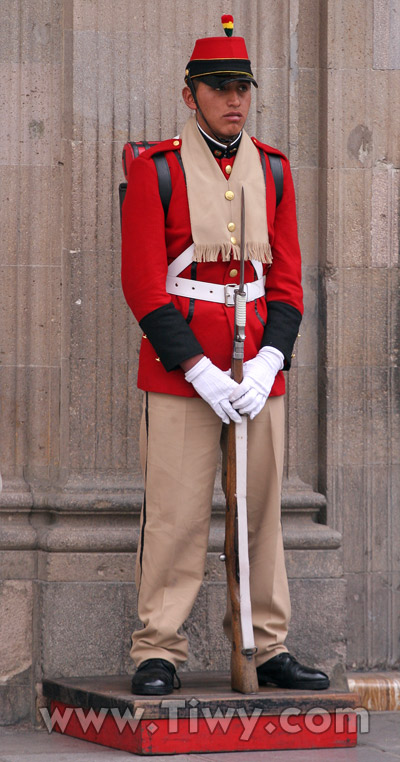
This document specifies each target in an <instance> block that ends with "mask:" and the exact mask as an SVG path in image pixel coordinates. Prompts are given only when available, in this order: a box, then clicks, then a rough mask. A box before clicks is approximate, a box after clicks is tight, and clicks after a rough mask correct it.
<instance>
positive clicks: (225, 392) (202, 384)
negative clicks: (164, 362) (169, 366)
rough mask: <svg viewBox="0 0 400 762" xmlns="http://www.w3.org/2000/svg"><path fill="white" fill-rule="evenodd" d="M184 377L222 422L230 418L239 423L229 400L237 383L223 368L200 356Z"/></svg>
mask: <svg viewBox="0 0 400 762" xmlns="http://www.w3.org/2000/svg"><path fill="white" fill-rule="evenodd" d="M185 379H186V381H188V382H189V383H190V384H193V386H194V388H195V389H196V392H197V393H198V394H200V397H202V398H203V400H205V401H206V402H208V404H209V405H210V407H212V409H213V410H214V412H215V413H216V414H217V415H218V416H219V417H220V418H221V419H222V420H223V422H224V423H229V419H230V418H231V420H232V421H236V423H241V421H242V419H241V417H240V415H239V413H237V412H236V410H234V409H233V407H232V405H231V403H230V402H229V395H230V394H232V391H233V390H234V389H236V387H238V386H239V384H237V383H236V381H233V379H232V378H230V377H229V376H228V375H226V373H224V371H223V370H220V369H219V368H217V366H216V365H213V363H212V362H211V360H210V359H209V358H208V357H202V358H201V360H199V362H198V363H196V365H193V368H190V370H188V371H187V372H186V373H185Z"/></svg>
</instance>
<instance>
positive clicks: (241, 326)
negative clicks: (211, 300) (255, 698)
mask: <svg viewBox="0 0 400 762" xmlns="http://www.w3.org/2000/svg"><path fill="white" fill-rule="evenodd" d="M244 254H245V203H244V190H243V188H242V197H241V238H240V285H239V288H238V289H235V337H234V342H233V354H232V378H233V379H234V381H237V383H239V384H240V382H241V381H242V380H243V356H244V340H245V325H246V291H245V288H244ZM242 427H243V430H241V429H242ZM243 438H244V442H243V441H242V442H241V444H242V446H241V449H242V450H243V452H242V464H241V466H240V469H238V468H237V442H238V443H239V442H240V440H243ZM243 454H244V457H243ZM246 455H247V419H246V417H244V419H243V422H242V423H241V424H236V423H235V422H234V421H231V422H230V423H229V425H228V432H227V442H226V474H225V494H226V518H225V553H224V556H223V560H225V565H226V575H227V583H228V592H229V598H230V603H231V611H232V654H231V687H232V689H233V690H235V691H239V692H240V693H256V692H257V691H258V680H257V672H256V665H255V660H254V654H255V652H256V650H257V649H256V648H255V646H254V635H253V627H252V623H251V605H250V587H249V569H248V566H249V561H248V548H247V520H246V504H245V498H246V470H247V467H246V465H247V461H246ZM243 460H244V463H243ZM239 470H240V471H241V473H242V478H241V480H240V481H241V483H240V484H239V482H238V473H237V472H238V471H239ZM239 493H240V496H239ZM239 500H242V501H243V502H244V505H241V506H240V507H241V508H242V510H241V511H240V510H239V512H238V502H239ZM243 509H244V515H243ZM243 521H244V527H242V526H241V524H242V523H243ZM240 528H241V529H242V533H241V536H240V544H243V543H244V553H243V552H241V554H240V556H239V552H238V551H239V530H240ZM243 556H244V558H243ZM246 556H247V557H246ZM239 565H240V570H241V571H242V572H244V574H243V577H244V579H242V585H243V587H244V590H243V589H241V586H240V575H239ZM243 603H244V605H245V606H246V609H247V610H246V612H245V615H244V614H243V611H242V610H241V604H242V606H243ZM246 630H247V631H246Z"/></svg>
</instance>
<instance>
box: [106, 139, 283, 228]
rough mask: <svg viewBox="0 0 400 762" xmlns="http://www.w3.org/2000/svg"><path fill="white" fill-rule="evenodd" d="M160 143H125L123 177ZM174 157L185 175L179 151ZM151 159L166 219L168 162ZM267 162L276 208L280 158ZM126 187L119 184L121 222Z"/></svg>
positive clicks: (271, 156)
mask: <svg viewBox="0 0 400 762" xmlns="http://www.w3.org/2000/svg"><path fill="white" fill-rule="evenodd" d="M161 142H162V141H160V140H154V141H152V142H147V140H138V141H134V142H130V143H125V145H124V148H123V151H122V169H123V170H124V175H125V177H126V179H128V172H129V167H130V165H131V163H132V161H134V159H137V157H138V156H140V154H141V153H143V152H144V151H147V149H148V148H152V147H153V146H157V145H159V143H161ZM259 153H260V157H261V165H262V168H263V172H264V179H265V180H266V175H267V168H266V165H265V154H264V152H263V151H261V150H260V149H259ZM176 157H177V159H178V161H179V164H180V166H181V169H182V172H183V174H185V170H184V169H183V164H182V159H181V155H180V153H179V151H176ZM152 158H153V161H154V163H155V165H156V169H157V177H158V188H159V191H160V198H161V203H162V205H163V209H164V214H165V218H167V214H168V208H169V202H170V200H171V195H172V183H171V174H170V171H169V166H168V162H167V160H166V158H165V155H164V154H163V153H159V154H155V155H154V156H153V157H152ZM268 160H269V164H270V167H271V172H272V176H273V178H274V184H275V193H276V206H277V207H278V205H279V204H280V202H281V199H282V194H283V166H282V160H281V158H280V156H277V155H276V154H275V153H268ZM127 187H128V183H127V182H126V183H120V186H119V204H120V214H121V221H122V204H123V203H124V198H125V194H126V189H127Z"/></svg>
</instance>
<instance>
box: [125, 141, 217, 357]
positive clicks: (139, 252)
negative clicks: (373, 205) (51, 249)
mask: <svg viewBox="0 0 400 762" xmlns="http://www.w3.org/2000/svg"><path fill="white" fill-rule="evenodd" d="M170 169H171V167H170ZM178 170H179V171H181V170H180V169H179V168H178ZM167 270H168V259H167V248H166V242H165V217H164V210H163V207H162V203H161V199H160V193H159V188H158V179H157V170H156V167H155V164H154V162H153V161H152V159H151V157H150V158H149V157H146V158H145V157H141V156H139V157H138V158H137V159H135V160H134V161H133V162H132V165H131V168H130V171H129V180H128V188H127V192H126V196H125V200H124V203H123V207H122V271H121V280H122V289H123V292H124V296H125V299H126V301H127V303H128V305H129V307H130V308H131V310H132V312H133V314H134V315H135V317H136V319H137V320H138V322H139V325H140V326H141V328H142V330H143V331H144V333H146V335H147V338H148V339H149V341H150V342H151V344H152V345H153V347H154V349H155V351H156V352H157V354H158V356H159V357H160V360H161V362H162V363H163V365H164V367H165V368H166V370H168V371H170V370H175V369H176V368H177V367H179V365H180V363H181V362H183V361H184V360H186V359H188V358H190V357H194V356H195V355H197V354H201V353H202V351H203V350H202V347H201V345H200V343H199V342H198V341H197V339H196V337H195V336H194V334H193V331H192V330H191V328H190V327H189V325H188V323H187V322H186V321H185V318H184V317H183V315H182V314H181V312H179V310H177V309H176V308H175V306H174V304H173V303H172V300H171V297H170V295H169V294H168V293H167V292H166V290H165V283H166V277H167Z"/></svg>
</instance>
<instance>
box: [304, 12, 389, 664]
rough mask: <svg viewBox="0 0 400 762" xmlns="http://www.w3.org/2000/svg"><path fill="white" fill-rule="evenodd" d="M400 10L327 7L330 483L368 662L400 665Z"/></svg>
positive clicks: (325, 410) (351, 648) (357, 652)
mask: <svg viewBox="0 0 400 762" xmlns="http://www.w3.org/2000/svg"><path fill="white" fill-rule="evenodd" d="M399 12H400V5H399V2H396V0H393V2H383V1H382V2H381V1H380V0H379V1H375V2H372V0H370V1H369V2H365V1H364V0H352V2H348V1H346V2H338V1H337V0H332V1H331V2H329V1H327V2H324V3H321V20H322V21H323V24H324V28H323V35H324V40H325V42H324V44H323V45H322V46H321V51H322V53H323V56H324V61H323V63H322V69H321V83H320V86H321V93H322V95H323V109H322V111H321V113H322V119H321V133H320V146H321V150H320V166H321V169H320V186H319V193H320V322H321V329H322V330H321V332H320V340H319V361H320V362H319V370H320V399H321V412H322V416H321V419H322V420H321V422H322V425H321V427H320V441H319V450H320V456H321V457H320V484H321V488H322V489H323V491H324V492H326V495H327V501H328V507H327V518H328V521H329V523H330V524H331V525H332V526H333V527H334V528H336V529H337V530H338V531H340V532H341V533H342V535H343V550H344V569H345V573H346V580H347V600H346V620H347V627H346V631H347V659H348V664H349V665H350V666H351V667H353V668H358V669H360V668H365V667H382V666H387V667H390V666H393V665H395V664H396V663H398V659H399V650H398V649H399V645H398V638H397V636H395V637H393V635H394V633H395V632H398V625H399V613H400V600H399V592H398V589H399V571H398V569H399V565H398V562H399V553H398V548H399V527H400V522H399V512H398V510H397V508H396V506H397V505H398V502H399V465H398V464H399V404H398V394H397V395H396V390H398V367H397V365H398V359H397V348H396V347H397V345H398V336H399V320H398V314H397V312H396V308H395V304H396V295H397V294H398V251H399V236H398V209H399V160H400V153H399V142H398V123H399V108H400V106H399V104H400V98H399V96H400V72H399V65H400V45H399V40H400V37H399V34H398V24H399Z"/></svg>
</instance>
